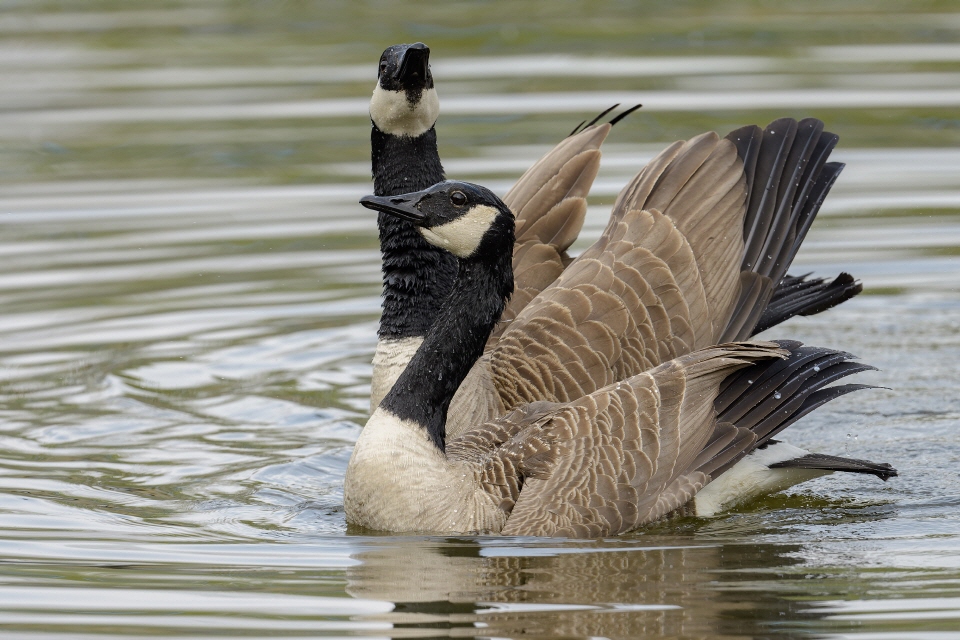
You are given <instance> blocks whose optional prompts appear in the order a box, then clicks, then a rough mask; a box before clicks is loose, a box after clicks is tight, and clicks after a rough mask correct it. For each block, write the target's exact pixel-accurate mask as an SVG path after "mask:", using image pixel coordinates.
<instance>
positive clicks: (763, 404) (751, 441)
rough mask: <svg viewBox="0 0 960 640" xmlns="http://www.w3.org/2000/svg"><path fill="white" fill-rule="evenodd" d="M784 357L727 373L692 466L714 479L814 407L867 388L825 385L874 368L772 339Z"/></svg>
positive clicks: (837, 353) (847, 357) (818, 349)
mask: <svg viewBox="0 0 960 640" xmlns="http://www.w3.org/2000/svg"><path fill="white" fill-rule="evenodd" d="M777 344H779V345H780V347H781V348H782V349H785V350H787V351H789V352H790V355H789V356H788V357H787V358H785V359H782V360H769V361H766V362H761V363H759V364H757V365H755V366H752V367H747V368H745V369H742V370H740V371H737V372H735V373H733V374H731V375H730V376H728V377H727V378H726V379H725V380H724V381H723V383H722V384H721V386H720V393H719V394H718V396H717V399H716V401H715V403H714V407H715V409H716V411H717V414H718V416H717V427H716V429H715V432H714V435H713V437H712V439H711V442H710V443H709V444H708V445H707V447H705V449H704V451H705V452H706V455H702V456H701V457H700V458H698V460H697V469H698V470H699V471H702V472H703V473H705V474H707V475H708V476H710V477H712V478H716V477H717V476H719V475H720V474H722V473H723V472H725V471H726V470H728V469H729V468H731V467H732V466H733V465H735V464H736V463H737V462H739V461H740V460H741V459H742V458H743V457H744V456H746V455H748V454H749V453H750V452H752V451H754V450H755V449H757V448H758V447H761V446H763V445H764V444H765V443H769V442H771V439H772V438H773V437H774V436H775V435H777V434H778V433H780V432H781V431H783V430H784V429H786V428H787V427H788V426H790V425H791V424H793V423H794V422H796V421H797V420H799V419H800V418H802V417H803V416H805V415H806V414H808V413H810V412H811V411H813V410H814V409H816V408H817V407H819V406H821V405H823V404H825V403H827V402H829V401H830V400H833V399H835V398H838V397H840V396H842V395H846V394H847V393H851V392H853V391H858V390H860V389H869V388H873V387H871V386H870V385H863V384H845V385H838V386H834V387H828V386H827V385H829V384H831V383H833V382H836V381H837V380H840V379H841V378H845V377H847V376H850V375H853V374H854V373H858V372H860V371H866V370H870V369H874V367H871V366H870V365H867V364H862V363H858V362H851V361H850V359H851V358H853V357H854V356H852V355H850V354H849V353H844V352H842V351H835V350H832V349H825V348H822V347H806V346H803V345H801V344H800V343H799V342H795V341H786V340H784V341H777Z"/></svg>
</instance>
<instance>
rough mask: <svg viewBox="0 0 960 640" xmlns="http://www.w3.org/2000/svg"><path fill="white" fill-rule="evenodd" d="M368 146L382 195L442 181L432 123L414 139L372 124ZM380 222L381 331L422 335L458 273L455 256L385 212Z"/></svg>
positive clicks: (383, 334)
mask: <svg viewBox="0 0 960 640" xmlns="http://www.w3.org/2000/svg"><path fill="white" fill-rule="evenodd" d="M370 149H371V156H372V164H373V190H374V194H376V195H378V196H396V195H400V194H403V193H410V192H413V191H421V190H423V189H426V188H427V187H432V186H433V185H435V184H437V183H438V182H442V181H443V179H444V176H443V166H442V165H441V164H440V153H439V152H438V151H437V132H436V130H435V129H434V128H433V127H431V128H430V130H429V131H427V132H426V133H424V134H423V135H420V136H417V137H415V138H410V137H406V136H394V135H390V134H387V133H384V132H382V131H380V129H378V128H377V127H376V125H374V126H373V127H372V131H371V134H370ZM377 223H378V226H379V228H380V253H381V254H382V257H383V315H382V316H381V317H380V331H379V335H380V337H381V338H409V337H419V336H424V335H426V333H427V331H428V330H429V329H430V326H431V325H432V324H433V322H434V320H435V319H436V317H437V314H438V313H439V312H440V307H441V306H442V305H443V301H444V300H445V299H446V298H447V295H449V293H450V290H451V288H452V286H453V280H454V278H455V277H456V275H457V260H456V258H455V257H454V256H452V255H451V254H449V253H447V252H446V251H443V250H441V249H438V248H437V247H434V246H433V245H431V244H429V243H428V242H427V241H426V240H424V239H423V236H422V235H420V232H419V231H417V230H416V228H415V227H414V226H413V225H412V224H410V223H409V222H406V221H404V220H399V219H397V218H395V217H392V216H389V215H386V214H383V213H381V214H380V215H379V217H378V219H377Z"/></svg>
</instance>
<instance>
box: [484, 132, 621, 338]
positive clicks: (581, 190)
mask: <svg viewBox="0 0 960 640" xmlns="http://www.w3.org/2000/svg"><path fill="white" fill-rule="evenodd" d="M610 128H611V125H610V124H601V125H593V126H591V127H587V128H586V129H584V130H583V131H581V132H579V133H577V134H576V135H572V136H570V137H568V138H565V139H564V140H563V141H562V142H560V144H558V145H557V146H556V147H554V148H553V149H552V150H551V151H550V152H548V153H547V154H546V155H545V156H543V157H542V158H541V159H540V160H538V161H537V162H536V164H534V165H533V166H532V167H530V168H529V169H528V170H527V171H526V173H524V174H523V175H522V176H521V177H520V179H519V180H518V181H517V183H516V184H515V185H513V187H512V188H511V189H510V191H508V192H507V195H505V196H504V198H503V202H504V203H505V204H506V205H507V206H508V207H510V210H511V211H513V213H514V215H515V216H516V220H517V223H516V224H517V226H516V233H517V242H516V245H515V246H514V251H513V271H514V282H515V291H514V294H513V297H512V298H511V299H510V302H509V304H508V305H507V308H506V309H505V310H504V313H503V316H502V318H501V323H500V325H499V326H498V328H497V329H496V330H495V331H494V334H493V336H492V337H491V340H494V341H495V340H496V338H497V337H498V336H499V335H500V334H501V333H502V332H503V329H504V328H505V327H506V326H507V325H508V324H509V323H510V321H511V320H513V318H515V317H516V316H517V314H518V313H519V312H520V310H521V309H523V307H524V306H526V304H527V303H529V302H530V300H532V299H533V298H534V296H536V295H537V294H538V293H540V292H541V291H543V289H544V288H545V287H546V286H547V285H549V284H550V283H551V282H553V281H554V280H556V279H557V276H559V275H560V273H561V272H562V271H563V269H564V267H565V266H566V265H567V264H568V263H569V262H570V257H569V256H568V255H567V249H569V248H570V245H571V244H573V242H574V240H576V239H577V235H579V233H580V229H581V228H582V227H583V219H584V216H585V215H586V211H587V194H588V193H589V192H590V187H591V186H592V185H593V181H594V179H595V178H596V177H597V171H598V170H599V168H600V145H601V144H603V141H604V140H605V139H606V137H607V134H609V133H610ZM491 344H492V342H491Z"/></svg>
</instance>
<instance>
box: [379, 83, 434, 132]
mask: <svg viewBox="0 0 960 640" xmlns="http://www.w3.org/2000/svg"><path fill="white" fill-rule="evenodd" d="M439 115H440V98H438V97H437V90H436V89H424V90H423V93H422V94H421V96H420V101H419V102H417V103H416V104H410V101H409V100H407V94H406V92H404V91H387V90H386V89H384V88H382V87H381V86H380V83H377V86H376V87H374V89H373V98H371V99H370V118H371V119H372V120H373V123H374V124H375V125H377V128H378V129H380V131H383V132H384V133H389V134H391V135H394V136H407V137H410V138H416V137H417V136H420V135H423V134H424V133H426V132H427V131H429V130H430V127H432V126H433V125H434V124H435V123H436V122H437V117H438V116H439Z"/></svg>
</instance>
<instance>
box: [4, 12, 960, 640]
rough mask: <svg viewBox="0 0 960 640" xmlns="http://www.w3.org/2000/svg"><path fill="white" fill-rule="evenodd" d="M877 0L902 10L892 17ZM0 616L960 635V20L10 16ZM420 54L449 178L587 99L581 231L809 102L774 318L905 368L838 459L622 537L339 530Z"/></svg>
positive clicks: (156, 627)
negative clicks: (826, 151) (813, 216)
mask: <svg viewBox="0 0 960 640" xmlns="http://www.w3.org/2000/svg"><path fill="white" fill-rule="evenodd" d="M868 4H873V5H875V6H874V7H872V8H871V7H868V6H867V5H868ZM0 34H2V38H0V86H2V87H3V90H2V91H0V256H2V264H3V265H4V266H3V269H2V270H0V634H6V635H9V636H10V637H18V638H63V637H76V638H102V637H126V636H141V635H150V636H154V637H166V636H170V637H189V638H200V637H212V636H219V637H223V636H227V637H231V636H235V637H264V638H266V637H286V636H291V637H296V636H305V637H306V636H309V637H321V636H322V637H335V636H376V637H399V638H403V637H445V636H456V637H473V636H479V637H518V636H528V637H529V636H536V637H545V638H551V637H608V638H636V637H660V636H666V637H684V638H687V637H689V638H696V637H704V638H716V637H731V638H733V637H744V638H746V637H764V638H793V637H811V638H814V637H815V638H827V637H829V638H840V637H856V638H861V639H865V638H891V639H892V638H922V639H927V638H935V639H938V640H939V639H940V638H954V637H960V631H958V630H960V516H958V513H960V400H958V394H957V388H958V383H960V373H958V365H957V360H958V356H960V285H958V282H960V257H958V256H960V145H958V142H960V118H958V115H957V114H958V113H960V111H958V108H960V44H957V43H958V42H960V12H958V7H957V6H956V4H955V3H953V2H920V1H917V2H913V1H908V0H891V1H890V2H885V3H861V2H852V1H848V2H844V1H836V2H829V3H827V2H812V3H787V2H764V3H755V2H736V3H733V2H731V3H713V2H681V3H676V2H671V3H644V4H643V5H642V6H641V5H640V4H639V3H637V4H633V3H626V2H617V3H614V2H584V3H567V2H555V3H538V2H533V1H532V0H529V1H526V0H524V1H517V2H510V3H508V2H472V3H444V4H438V5H437V6H432V5H431V4H429V3H422V4H418V3H402V4H401V3H394V2H370V3H353V4H347V3H343V4H335V3H326V2H315V3H309V2H302V3H233V2H225V1H224V2H215V1H211V2H204V3H186V2H182V3H181V2H175V1H169V2H166V1H164V2H155V3H123V2H116V1H102V2H101V1H93V2H53V1H46V0H36V1H35V2H29V3H20V2H4V3H0ZM414 40H423V41H425V42H427V43H428V44H430V45H431V47H432V49H433V58H434V63H433V67H434V72H435V76H436V79H437V85H438V88H439V91H440V95H441V100H442V110H443V111H442V115H441V119H440V122H439V124H438V132H439V135H440V139H441V154H442V155H443V157H444V158H445V165H446V167H447V171H448V174H449V175H451V176H455V177H459V178H465V179H470V180H473V181H478V182H483V183H485V184H488V185H490V186H492V187H494V188H495V189H497V190H498V191H500V192H503V191H505V190H506V189H507V188H508V187H509V185H510V184H511V183H512V181H513V180H515V179H516V178H517V177H518V176H519V175H520V173H521V172H522V171H523V170H524V169H525V168H526V167H527V166H529V165H530V164H531V163H532V162H533V161H534V160H535V159H536V158H537V157H538V156H539V155H540V154H541V153H543V152H544V151H545V150H546V149H548V148H549V147H550V146H551V145H552V144H554V143H555V142H556V141H558V140H559V139H561V138H562V137H563V136H564V135H565V134H566V133H567V132H568V131H569V130H570V129H572V128H573V126H574V125H575V124H577V123H578V122H579V121H580V120H582V119H584V118H585V117H590V116H592V115H593V114H594V113H596V112H597V111H599V110H600V109H602V108H605V107H607V106H609V105H610V104H612V103H614V102H622V103H625V104H631V103H634V102H642V103H643V104H644V108H643V109H642V110H641V111H639V112H637V113H636V114H634V115H633V116H631V117H630V118H629V119H627V120H625V121H624V122H623V123H622V124H620V125H618V126H617V128H616V129H615V130H614V132H613V134H612V135H611V136H610V138H609V141H608V143H607V144H606V145H605V147H604V149H605V153H604V164H603V168H602V170H601V174H600V176H599V178H598V180H597V183H596V186H595V188H594V190H593V192H592V195H591V208H590V211H589V214H588V220H587V225H586V228H585V230H584V233H583V235H582V237H581V240H580V241H579V242H578V245H577V247H579V248H583V247H585V246H587V244H588V243H589V242H590V241H591V239H592V238H595V237H596V236H597V235H598V234H599V231H600V229H601V228H602V226H603V224H604V221H605V217H606V215H607V213H608V210H609V206H610V204H611V203H612V201H613V199H614V197H615V195H616V193H617V191H618V190H619V188H620V187H621V186H622V185H623V184H624V182H625V181H626V180H627V179H628V178H629V177H630V176H631V175H632V174H633V173H634V172H635V171H637V170H638V169H639V167H641V166H642V165H643V163H644V162H645V161H646V160H647V159H649V158H650V157H652V155H653V154H655V153H656V152H657V151H658V150H659V149H661V148H662V147H663V146H664V145H665V144H666V143H669V142H671V141H673V140H675V139H679V138H683V137H689V136H691V135H694V134H696V133H699V132H701V131H703V130H707V129H715V130H718V131H721V132H725V131H727V130H729V129H732V128H734V127H736V126H740V125H742V124H746V123H750V122H761V123H764V122H767V121H769V120H771V119H773V118H775V117H778V116H781V115H791V116H796V117H802V116H808V115H812V116H817V117H820V118H822V119H824V120H825V121H827V123H828V128H830V129H831V130H833V131H836V132H837V133H839V134H840V136H841V143H840V147H839V148H838V149H837V151H836V152H835V154H834V156H835V157H836V158H837V159H839V160H841V161H844V162H846V163H847V165H848V166H847V169H846V171H845V172H844V173H843V175H842V176H841V178H840V181H839V183H838V184H837V186H836V188H835V189H834V190H833V192H832V193H831V195H830V198H829V200H828V201H827V203H826V205H825V207H824V209H823V211H822V213H821V217H820V219H819V220H818V221H817V223H816V225H815V226H814V228H813V230H812V232H811V234H810V236H809V238H808V240H807V242H806V244H805V246H804V249H803V251H802V252H801V254H800V256H799V257H798V260H797V263H796V265H797V266H796V267H795V268H794V269H793V272H795V273H801V272H805V271H813V272H816V273H818V274H824V275H826V274H830V273H835V272H837V271H839V270H841V269H846V270H849V271H851V272H852V273H854V274H855V275H856V276H858V277H859V278H861V279H862V280H863V282H864V285H865V294H864V295H862V296H860V297H859V298H857V299H855V300H853V301H852V302H849V303H847V304H844V305H843V306H842V307H840V308H837V309H835V310H833V311H831V312H830V313H828V314H825V315H821V316H817V317H814V318H804V319H797V320H793V321H791V322H789V323H787V324H785V325H782V326H781V327H779V328H777V329H775V330H774V331H772V332H771V337H792V338H799V339H801V340H804V341H806V342H810V343H814V344H819V345H825V346H831V347H838V348H843V349H847V350H850V351H853V352H854V353H857V354H858V355H860V356H862V358H863V359H864V360H865V361H867V362H870V363H872V364H875V365H877V366H879V367H880V368H881V371H880V372H878V373H871V374H864V375H862V376H861V381H863V382H868V383H871V384H876V385H879V386H881V387H885V389H878V390H872V391H864V392H860V393H858V394H854V395H852V396H847V397H845V398H843V399H841V400H838V401H836V402H834V403H832V404H831V405H828V406H827V407H824V408H823V409H821V410H819V411H817V412H816V413H815V414H812V415H811V416H809V417H808V418H806V419H804V420H803V421H802V422H801V423H799V424H798V425H796V426H795V427H792V428H791V429H790V439H791V441H792V442H795V443H796V444H799V445H801V446H807V447H810V448H814V449H817V450H819V451H823V452H828V453H835V454H840V455H850V456H855V457H863V458H871V459H876V460H884V461H889V462H892V463H893V464H894V465H895V466H897V467H898V468H899V470H900V473H901V477H899V478H896V479H893V480H891V481H889V482H887V483H881V482H879V481H877V480H875V479H873V478H868V479H863V478H825V479H821V480H818V481H816V482H813V483H809V484H807V485H804V486H802V487H800V488H797V489H795V490H793V491H791V492H789V493H787V494H779V495H775V496H772V497H770V498H768V499H765V500H762V501H760V502H757V503H753V504H750V505H747V506H745V507H743V508H741V509H739V510H737V511H736V512H733V513H730V514H727V515H724V516H722V517H717V518H713V519H706V520H697V519H688V520H674V521H671V522H668V523H665V524H661V525H657V526H654V527H650V528H648V529H645V530H643V531H640V532H637V533H635V534H632V535H629V536H625V537H623V538H619V539H610V540H598V541H570V540H542V539H491V538H469V537H467V538H431V537H389V536H384V537H369V536H358V535H350V534H349V533H348V532H347V528H346V525H345V522H344V516H343V509H342V479H343V473H344V469H345V467H346V463H347V459H348V457H349V455H350V451H351V447H352V444H353V442H354V440H355V439H356V437H357V435H358V433H359V430H360V426H361V425H362V424H363V422H364V421H365V419H366V413H365V411H366V406H367V396H368V393H369V378H370V364H369V363H370V358H371V355H372V352H373V348H374V344H375V329H376V319H377V314H378V310H379V299H378V294H379V255H378V252H377V245H376V237H375V223H374V219H373V217H372V216H371V214H370V213H369V212H367V211H366V210H363V209H361V208H359V207H358V206H357V205H356V200H357V199H358V198H359V197H360V196H362V195H364V194H365V193H367V192H369V191H370V189H371V185H370V182H369V155H368V154H369V149H368V135H369V120H368V119H367V117H366V115H365V112H366V104H367V100H368V98H369V92H370V90H371V88H372V86H373V82H374V78H375V75H376V61H377V59H378V57H379V54H380V52H381V50H382V49H383V48H384V47H385V46H387V45H389V44H393V43H395V42H409V41H414Z"/></svg>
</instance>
